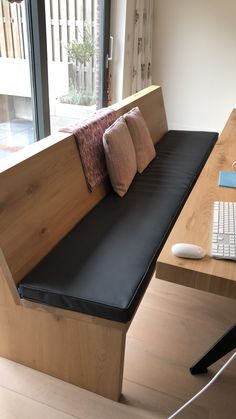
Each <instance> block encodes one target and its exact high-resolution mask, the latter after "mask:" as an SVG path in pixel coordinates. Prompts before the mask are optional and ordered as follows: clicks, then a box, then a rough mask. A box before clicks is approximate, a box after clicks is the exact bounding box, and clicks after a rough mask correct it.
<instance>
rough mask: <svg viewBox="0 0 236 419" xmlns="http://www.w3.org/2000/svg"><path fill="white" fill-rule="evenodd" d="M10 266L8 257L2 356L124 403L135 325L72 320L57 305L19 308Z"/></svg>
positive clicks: (1, 277) (1, 275)
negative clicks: (125, 373)
mask: <svg viewBox="0 0 236 419" xmlns="http://www.w3.org/2000/svg"><path fill="white" fill-rule="evenodd" d="M5 265H6V264H5V262H4V258H2V260H1V270H0V319H1V334H0V356H3V357H5V358H7V359H11V360H13V361H16V362H19V363H21V364H23V365H26V366H28V367H31V368H34V369H37V370H39V371H41V372H44V373H46V374H49V375H52V376H53V377H57V378H60V379H62V380H64V381H67V382H68V383H71V384H75V385H77V386H79V387H82V388H85V389H87V390H89V391H92V392H94V393H97V394H100V395H101V396H104V397H107V398H109V399H112V400H118V399H119V397H120V394H121V388H122V378H123V366H124V350H125V338H126V332H127V327H128V326H129V324H127V325H125V324H121V325H120V324H119V325H118V324H117V323H116V322H112V321H107V320H104V321H103V319H100V320H99V321H98V320H97V319H96V318H93V317H92V316H87V315H83V314H80V317H79V316H78V317H76V316H75V317H73V315H72V316H71V317H69V316H65V311H66V310H61V309H58V308H56V309H55V310H54V308H53V307H52V308H51V311H48V310H44V309H43V307H42V308H41V309H40V307H39V305H36V307H35V306H34V305H33V304H32V307H27V306H24V305H22V304H15V302H14V300H13V298H12V293H11V289H10V288H9V287H8V282H9V281H8V280H7V279H6V277H5V273H6V272H7V274H8V275H9V276H10V272H9V270H8V268H7V266H5ZM12 282H13V280H12ZM75 314H76V313H75ZM93 320H94V321H93Z"/></svg>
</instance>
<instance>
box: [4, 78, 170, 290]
mask: <svg viewBox="0 0 236 419" xmlns="http://www.w3.org/2000/svg"><path fill="white" fill-rule="evenodd" d="M134 106H139V107H140V110H141V112H142V113H143V115H144V118H145V120H146V122H147V125H148V127H149V129H150V132H151V136H152V138H153V141H154V142H155V141H157V140H158V139H160V138H161V137H162V135H163V134H164V133H165V132H166V131H167V123H166V116H165V109H164V104H163V98H162V92H161V88H160V87H156V86H151V87H148V88H147V89H144V90H143V91H141V92H139V93H137V94H135V95H133V96H130V97H129V98H127V99H125V100H123V101H121V102H120V103H118V104H115V105H113V106H111V107H112V108H113V109H116V110H117V112H118V114H119V115H121V114H123V113H125V112H126V111H128V110H129V109H131V108H132V107H134ZM107 193H108V185H106V184H102V185H100V186H99V187H98V188H96V189H95V190H94V191H93V192H90V191H89V190H88V188H87V184H86V181H85V178H84V174H83V169H82V165H81V161H80V157H79V153H78V150H77V146H76V144H75V140H74V137H73V135H70V134H65V133H56V134H53V135H52V136H50V137H48V138H45V139H43V140H41V141H40V142H37V143H35V144H32V145H30V146H29V147H26V148H25V149H23V150H22V151H19V152H17V153H15V155H14V156H12V157H9V158H5V159H3V160H2V161H0V248H1V249H2V251H3V254H4V256H5V259H6V261H7V263H8V266H9V269H10V271H11V273H12V276H13V278H14V281H15V283H16V284H17V283H18V282H19V281H20V280H21V279H22V278H23V277H24V276H25V275H26V274H27V273H28V272H29V271H30V270H31V269H32V268H33V267H34V266H35V265H36V264H37V263H38V262H39V261H40V260H41V259H42V258H43V257H44V256H45V255H46V254H48V253H49V251H50V250H51V249H52V248H53V247H54V246H55V245H56V244H57V243H58V241H60V240H61V239H62V238H63V237H64V236H65V235H66V234H67V233H68V232H69V231H70V230H71V229H72V228H73V227H74V226H75V225H76V224H77V223H78V222H79V221H80V220H81V219H82V217H84V215H86V214H87V213H88V212H89V211H90V210H91V209H92V208H93V207H94V206H95V205H96V204H97V203H98V202H99V201H100V200H101V199H103V198H104V196H105V195H106V194H107ZM91 234H92V232H91ZM81 245H83V243H81ZM78 250H79V249H78Z"/></svg>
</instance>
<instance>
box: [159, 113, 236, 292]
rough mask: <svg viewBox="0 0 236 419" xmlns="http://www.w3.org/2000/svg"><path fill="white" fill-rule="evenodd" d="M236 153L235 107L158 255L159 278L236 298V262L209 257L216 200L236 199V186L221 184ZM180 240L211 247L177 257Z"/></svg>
mask: <svg viewBox="0 0 236 419" xmlns="http://www.w3.org/2000/svg"><path fill="white" fill-rule="evenodd" d="M235 156H236V110H233V111H232V113H231V115H230V118H229V119H228V121H227V123H226V126H225V128H224V130H223V132H222V134H221V135H220V137H219V139H218V141H217V143H216V145H215V147H214V149H213V151H212V153H211V155H210V157H209V159H208V161H207V163H206V165H205V167H204V169H203V171H202V173H201V175H200V177H199V178H198V181H197V183H196V185H195V186H194V188H193V190H192V192H191V194H190V196H189V198H188V200H187V202H186V204H185V206H184V208H183V210H182V212H181V214H180V215H179V218H178V220H177V221H176V224H175V226H174V228H173V230H172V232H171V234H170V236H169V238H168V240H167V242H166V244H165V246H164V248H163V250H162V252H161V254H160V255H159V257H158V261H157V269H156V275H157V277H158V278H160V279H164V280H167V281H171V282H176V283H178V284H181V285H186V286H190V287H193V288H197V289H200V290H204V291H209V292H212V293H215V294H219V295H224V296H227V297H231V298H236V265H235V262H232V261H225V260H216V259H213V258H211V257H210V256H209V255H210V250H211V228H212V205H213V201H217V200H221V201H236V192H235V189H232V188H222V187H219V186H218V175H219V170H226V171H230V170H232V168H231V164H232V161H233V160H235ZM180 242H184V243H194V244H198V245H200V246H202V247H203V248H205V249H206V250H207V253H208V256H207V257H205V258H204V259H201V260H190V259H182V258H177V257H176V256H174V255H172V253H171V246H172V244H174V243H180Z"/></svg>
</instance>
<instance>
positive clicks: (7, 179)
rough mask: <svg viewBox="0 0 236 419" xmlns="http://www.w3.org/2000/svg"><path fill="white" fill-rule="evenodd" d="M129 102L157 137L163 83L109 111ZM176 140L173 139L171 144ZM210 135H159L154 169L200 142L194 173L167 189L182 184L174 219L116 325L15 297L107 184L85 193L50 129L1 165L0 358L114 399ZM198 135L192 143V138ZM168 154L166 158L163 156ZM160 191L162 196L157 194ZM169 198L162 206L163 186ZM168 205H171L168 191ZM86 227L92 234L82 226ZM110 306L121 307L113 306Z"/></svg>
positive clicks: (67, 151) (73, 153) (78, 170)
mask: <svg viewBox="0 0 236 419" xmlns="http://www.w3.org/2000/svg"><path fill="white" fill-rule="evenodd" d="M134 106H139V108H140V110H141V112H142V114H143V116H144V118H145V120H146V123H147V125H148V127H149V130H150V133H151V136H152V138H153V141H154V143H155V142H157V141H158V140H160V139H161V138H162V137H163V135H164V134H165V133H166V132H167V122H166V116H165V109H164V104H163V98H162V92H161V89H160V88H159V87H155V86H152V87H149V88H147V89H144V90H143V91H142V92H139V93H137V94H135V95H133V96H131V97H129V98H127V99H125V100H123V101H122V102H120V103H119V104H116V105H113V106H112V107H113V108H114V109H116V110H117V112H118V115H122V114H123V113H125V112H126V111H128V110H130V109H131V108H132V107H134ZM176 136H177V139H178V138H179V140H178V141H177V142H176V141H175V137H176ZM182 137H183V139H182ZM185 137H186V138H185ZM216 138H217V134H216V133H195V134H194V135H193V136H192V137H191V135H190V136H189V134H188V133H183V134H180V133H178V132H177V133H176V132H170V133H169V134H168V137H167V138H166V140H163V141H161V143H160V147H159V149H158V152H157V159H159V160H157V162H156V163H155V164H156V165H157V166H158V163H159V162H160V163H161V161H162V160H164V159H167V160H166V162H165V163H164V166H165V167H166V165H167V164H169V162H171V161H175V160H173V159H175V158H176V156H177V157H178V155H180V156H181V154H182V151H184V149H185V148H186V146H187V147H188V154H186V156H187V157H186V158H185V156H184V157H183V158H184V159H185V160H188V155H189V152H190V153H192V152H191V151H189V150H190V149H191V147H192V145H191V144H196V146H197V147H198V148H201V150H200V154H199V156H200V157H199V158H198V160H199V159H200V160H199V161H196V169H195V166H194V164H195V163H193V167H194V174H192V169H191V168H190V169H186V170H189V171H190V173H188V181H187V183H186V185H182V184H183V183H184V182H183V181H182V179H185V176H187V175H186V174H185V172H183V173H182V176H183V178H180V179H179V186H178V187H176V188H175V187H174V189H181V192H180V198H179V201H178V200H177V204H175V205H173V203H172V204H171V205H172V206H173V208H172V209H171V211H172V216H171V217H170V220H169V219H168V217H167V220H166V221H165V223H166V224H164V227H163V229H164V231H163V232H161V233H160V234H161V235H160V239H159V240H158V243H156V245H155V252H153V250H152V255H151V257H150V264H148V266H149V268H150V269H149V268H148V272H147V273H145V275H146V276H147V280H146V282H145V283H144V285H143V284H142V285H141V287H140V288H141V292H140V293H139V290H138V293H136V290H135V296H134V298H135V299H136V300H135V305H134V307H132V310H131V311H130V313H129V315H128V317H127V315H126V317H122V318H119V319H118V321H114V319H113V317H112V316H110V315H103V317H100V316H99V315H93V314H92V315H91V314H88V313H86V310H85V311H84V312H79V311H73V310H71V309H64V308H60V307H55V306H52V305H48V304H45V303H44V304H42V303H40V301H38V302H35V301H30V299H25V298H20V295H19V293H18V291H17V286H18V284H19V283H21V281H22V280H23V281H24V278H25V277H27V275H28V274H29V275H31V272H34V270H35V269H37V268H35V267H37V266H40V264H41V263H44V258H45V256H47V255H51V254H52V253H53V252H54V250H53V251H52V249H54V248H55V246H56V245H58V243H61V242H62V241H64V240H67V239H64V237H65V236H66V235H67V234H68V233H69V232H71V231H73V228H74V227H75V226H76V225H78V223H79V222H80V221H81V220H82V219H83V217H84V216H85V215H86V214H88V213H89V217H90V211H91V210H92V209H93V208H94V207H95V206H96V209H95V210H97V208H98V204H99V203H100V202H101V201H103V202H105V201H106V199H107V198H105V197H106V195H107V194H109V196H110V187H109V185H108V183H104V184H102V185H100V186H99V187H97V188H96V189H95V190H94V191H93V192H90V191H89V190H88V188H87V184H86V181H85V178H84V174H83V169H82V165H81V161H80V157H79V154H78V151H77V147H76V144H75V140H74V137H73V136H72V135H68V134H62V133H58V134H55V135H53V136H51V137H48V138H46V139H44V140H42V141H40V142H39V143H35V144H33V145H31V146H30V147H27V148H26V149H24V150H22V151H20V152H18V153H16V155H15V156H13V157H12V158H7V159H5V160H3V161H2V162H1V166H0V167H1V170H0V184H1V187H0V248H1V253H0V323H1V335H0V355H1V356H3V357H5V358H9V359H11V360H14V361H16V362H19V363H22V364H24V365H26V366H29V367H31V368H34V369H37V370H40V371H42V372H44V373H47V374H50V375H52V376H55V377H58V378H60V379H62V380H64V381H68V382H70V383H72V384H76V385H78V386H80V387H83V388H85V389H88V390H90V391H93V392H95V393H98V394H100V395H103V396H105V397H108V398H110V399H113V400H118V399H119V397H120V393H121V387H122V377H123V364H124V352H125V338H126V333H127V330H128V328H129V325H130V322H131V320H132V318H133V315H134V312H135V310H136V309H137V307H138V304H139V303H140V300H141V298H142V295H143V293H144V292H145V288H146V287H147V285H148V282H149V279H150V277H151V274H152V271H154V267H155V257H156V254H157V252H159V251H160V249H161V246H162V245H163V243H164V241H165V239H166V237H167V234H168V232H169V231H170V229H171V227H172V225H173V222H174V221H175V219H176V217H177V216H178V213H179V211H180V210H181V208H182V206H183V204H184V202H185V199H186V197H187V195H188V193H189V192H190V190H191V188H192V186H193V183H194V182H195V180H196V178H197V176H198V174H199V172H200V170H201V168H202V167H203V165H204V163H205V161H206V159H207V157H208V155H209V153H210V151H211V149H212V147H213V145H214V143H215V141H216ZM196 139H198V140H199V141H197V142H196V141H195V140H196ZM186 140H188V141H186ZM200 140H201V141H200ZM207 141H208V142H207ZM163 144H164V145H163ZM188 144H190V145H188ZM181 147H182V149H181ZM173 148H174V153H175V154H174V155H172V151H171V150H172V149H173ZM181 150H182V151H181ZM168 153H170V157H171V158H172V160H169V154H168ZM193 153H194V154H196V153H195V150H193ZM160 156H162V157H161V158H160ZM166 156H167V157H166ZM165 167H164V170H166V169H165ZM167 168H168V167H167ZM161 170H162V168H161ZM160 173H161V172H160ZM186 173H187V172H186ZM140 176H142V175H138V177H139V178H138V182H141V183H142V179H144V178H145V176H146V175H145V174H144V177H143V178H141V177H140ZM149 176H150V175H149ZM158 176H159V174H158ZM158 176H157V179H158ZM161 179H162V178H161ZM160 182H161V181H160ZM157 186H158V185H155V188H156V187H157ZM162 188H163V186H162ZM165 188H166V186H165V187H164V189H165ZM157 189H158V188H157ZM155 190H156V189H155ZM132 193H133V192H130V194H132ZM158 193H159V192H158ZM152 194H153V191H152ZM161 194H162V195H161V196H163V191H162V192H161ZM164 194H165V191H164ZM128 196H129V192H128ZM166 197H167V204H168V192H167V194H166ZM128 199H129V198H128ZM118 200H120V198H117V202H118ZM172 201H173V202H175V197H174V198H173V200H172ZM119 202H125V201H122V200H120V201H119ZM157 202H158V200H157ZM118 205H119V204H118ZM121 205H123V204H121ZM93 213H94V212H93ZM91 214H92V213H91ZM173 214H174V215H173ZM91 217H92V216H91ZM88 220H89V218H88ZM83 222H84V220H83ZM79 225H80V223H79ZM76 228H77V227H76ZM87 233H88V234H89V233H91V234H92V233H93V232H89V230H88V231H87ZM70 234H71V233H70ZM82 239H83V237H81V240H80V236H79V237H78V243H80V244H81V247H82V246H83V240H82ZM131 239H132V237H131ZM143 246H144V247H145V242H144V243H143ZM78 252H79V248H78ZM42 260H43V261H42ZM41 261H42V262H41ZM65 263H66V260H65ZM38 264H39V265H38ZM145 269H146V267H145ZM95 280H96V278H95ZM97 280H98V281H99V278H98V279H97ZM136 294H138V296H137V295H136ZM111 309H112V307H111ZM114 309H116V310H118V309H117V307H115V308H114ZM118 311H119V310H118Z"/></svg>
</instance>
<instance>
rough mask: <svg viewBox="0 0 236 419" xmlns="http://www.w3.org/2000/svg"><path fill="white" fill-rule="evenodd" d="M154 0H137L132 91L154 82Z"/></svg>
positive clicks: (134, 91)
mask: <svg viewBox="0 0 236 419" xmlns="http://www.w3.org/2000/svg"><path fill="white" fill-rule="evenodd" d="M152 27H153V0H135V12H134V44H133V63H132V93H136V92H138V91H139V90H141V89H144V88H145V87H147V86H150V85H151V84H152Z"/></svg>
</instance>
